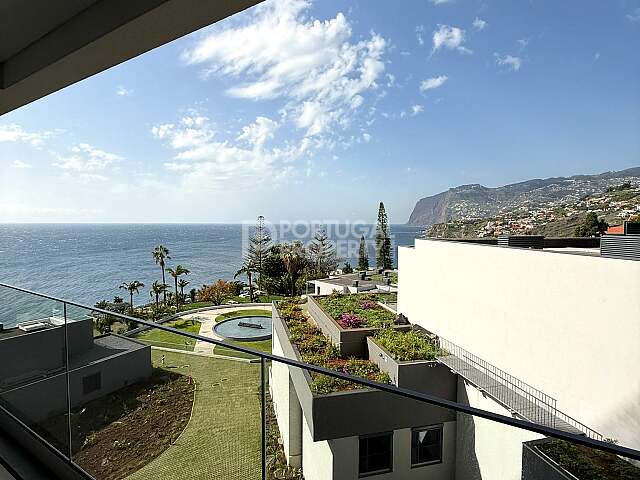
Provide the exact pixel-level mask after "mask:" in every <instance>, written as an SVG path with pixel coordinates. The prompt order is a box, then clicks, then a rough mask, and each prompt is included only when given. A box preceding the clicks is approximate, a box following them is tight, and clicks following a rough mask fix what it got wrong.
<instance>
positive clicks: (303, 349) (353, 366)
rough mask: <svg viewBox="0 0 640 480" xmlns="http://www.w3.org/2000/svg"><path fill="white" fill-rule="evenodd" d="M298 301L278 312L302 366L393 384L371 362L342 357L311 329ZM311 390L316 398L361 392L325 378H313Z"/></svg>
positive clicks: (285, 303) (321, 376) (317, 375)
mask: <svg viewBox="0 0 640 480" xmlns="http://www.w3.org/2000/svg"><path fill="white" fill-rule="evenodd" d="M298 302H299V300H297V299H293V300H286V301H283V302H280V304H279V305H278V312H279V313H280V316H281V318H282V319H283V320H284V322H285V323H286V325H287V328H288V329H289V338H290V340H291V342H292V343H293V344H294V345H295V346H296V348H297V349H298V352H300V357H301V360H302V361H303V362H306V363H310V364H311V365H317V366H320V367H325V368H328V369H331V370H335V371H339V372H343V373H348V374H350V375H354V376H359V377H362V378H367V379H369V380H374V381H376V382H380V383H391V379H390V378H389V376H388V375H387V374H386V373H383V372H380V370H379V369H378V366H377V365H376V364H374V363H373V362H370V361H369V360H361V359H355V358H351V359H349V360H345V359H343V358H341V357H340V351H339V349H338V347H336V346H335V345H333V344H332V343H331V342H330V341H329V340H328V339H327V338H326V337H325V336H324V335H323V334H322V332H321V331H320V330H319V329H318V328H317V327H315V326H314V325H312V324H311V323H310V322H309V320H308V318H307V316H306V315H305V314H304V312H303V311H302V309H301V308H300V305H299V303H298ZM311 379H312V381H311V390H312V391H313V392H314V393H317V394H320V395H322V394H327V393H331V392H336V391H341V390H351V389H355V388H361V387H360V386H359V385H357V384H353V383H351V382H348V381H345V380H341V379H338V378H335V377H330V376H328V375H322V374H316V373H312V374H311Z"/></svg>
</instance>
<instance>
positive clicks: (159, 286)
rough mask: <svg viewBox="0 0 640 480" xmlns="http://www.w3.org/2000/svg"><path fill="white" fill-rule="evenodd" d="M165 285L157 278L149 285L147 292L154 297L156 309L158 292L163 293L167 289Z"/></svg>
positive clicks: (158, 297)
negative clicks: (149, 288)
mask: <svg viewBox="0 0 640 480" xmlns="http://www.w3.org/2000/svg"><path fill="white" fill-rule="evenodd" d="M167 287H168V285H167V284H166V283H160V282H159V281H157V280H156V281H155V282H153V284H152V285H151V291H150V292H149V295H151V297H154V296H155V298H156V310H157V309H158V307H159V305H158V304H159V302H160V294H164V293H165V292H166V291H167Z"/></svg>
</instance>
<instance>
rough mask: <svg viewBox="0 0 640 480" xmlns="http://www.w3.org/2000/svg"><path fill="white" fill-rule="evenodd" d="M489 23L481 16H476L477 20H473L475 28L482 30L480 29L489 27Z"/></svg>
mask: <svg viewBox="0 0 640 480" xmlns="http://www.w3.org/2000/svg"><path fill="white" fill-rule="evenodd" d="M488 25H489V24H488V23H487V22H486V21H484V20H482V19H481V18H479V17H476V18H475V20H473V28H475V29H476V30H478V31H480V30H484V29H485V28H487V26H488Z"/></svg>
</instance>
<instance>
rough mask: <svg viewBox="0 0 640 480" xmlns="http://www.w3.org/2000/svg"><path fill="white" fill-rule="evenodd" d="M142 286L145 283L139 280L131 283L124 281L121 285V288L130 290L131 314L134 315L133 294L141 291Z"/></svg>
mask: <svg viewBox="0 0 640 480" xmlns="http://www.w3.org/2000/svg"><path fill="white" fill-rule="evenodd" d="M142 287H144V283H142V282H139V281H138V280H133V281H131V282H129V283H127V282H122V285H120V288H122V289H123V290H127V291H128V292H129V297H130V298H131V304H130V305H131V315H133V294H134V293H140V289H141V288H142Z"/></svg>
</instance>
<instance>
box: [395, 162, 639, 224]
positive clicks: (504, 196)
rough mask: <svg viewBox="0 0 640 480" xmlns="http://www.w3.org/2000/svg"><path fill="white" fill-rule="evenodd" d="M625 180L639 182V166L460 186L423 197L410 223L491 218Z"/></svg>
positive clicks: (579, 195) (575, 197) (566, 199)
mask: <svg viewBox="0 0 640 480" xmlns="http://www.w3.org/2000/svg"><path fill="white" fill-rule="evenodd" d="M626 181H635V182H637V181H640V167H633V168H628V169H626V170H621V171H618V172H605V173H601V174H597V175H574V176H572V177H554V178H547V179H538V178H536V179H532V180H526V181H524V182H518V183H512V184H509V185H504V186H502V187H495V188H490V187H485V186H483V185H479V184H470V185H460V186H458V187H454V188H450V189H449V190H447V191H445V192H441V193H438V194H437V195H432V196H430V197H424V198H422V199H420V200H419V201H418V202H417V203H416V205H415V207H414V208H413V212H411V216H410V217H409V221H408V222H407V224H409V225H421V226H430V225H433V224H436V223H445V222H450V221H453V220H471V219H479V218H485V217H492V216H495V215H498V214H500V213H502V212H505V211H513V210H514V209H517V208H524V207H538V206H542V205H547V206H553V205H560V204H564V203H567V202H570V201H577V200H579V199H580V198H582V197H584V196H586V195H592V194H594V193H597V192H601V191H603V190H605V189H606V188H608V187H611V186H615V185H617V184H620V183H621V182H626Z"/></svg>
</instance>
